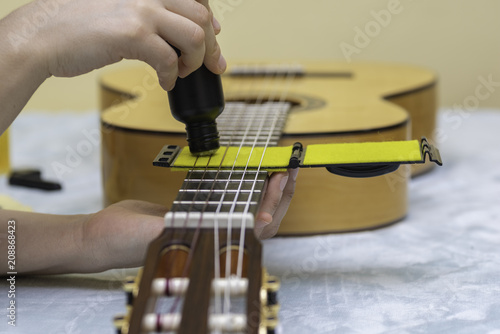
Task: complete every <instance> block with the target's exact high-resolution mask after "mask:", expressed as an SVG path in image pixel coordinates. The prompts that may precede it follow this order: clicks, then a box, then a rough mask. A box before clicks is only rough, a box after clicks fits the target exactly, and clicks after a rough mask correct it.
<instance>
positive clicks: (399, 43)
mask: <svg viewBox="0 0 500 334" xmlns="http://www.w3.org/2000/svg"><path fill="white" fill-rule="evenodd" d="M26 2H27V1H25V0H24V1H14V0H2V1H1V3H0V14H2V16H3V15H5V14H6V13H8V12H9V11H10V10H12V9H13V8H15V7H16V6H19V5H20V4H22V3H26ZM211 4H212V7H213V9H214V12H215V13H216V16H217V17H218V18H219V20H220V21H221V23H222V27H223V32H222V33H221V35H220V38H219V40H220V43H221V45H222V47H223V50H224V53H225V55H226V58H228V60H230V61H231V60H238V59H255V60H265V59H270V60H275V61H278V60H290V61H293V60H301V59H321V60H324V59H333V60H348V59H351V60H353V61H356V60H378V61H393V62H400V63H411V64H417V65H421V66H426V67H429V68H431V69H434V70H435V71H436V72H437V73H438V75H439V78H440V92H441V105H443V106H451V105H454V104H463V102H464V101H467V97H470V96H474V95H475V94H479V96H480V99H479V100H480V107H496V108H500V87H494V86H493V87H482V88H478V86H480V85H481V82H482V81H480V79H479V78H483V79H484V80H486V81H488V77H491V80H493V81H494V82H499V83H500V18H499V14H500V1H498V0H475V1H471V0H399V1H398V0H353V1H347V0H344V1H339V0H311V1H304V0H301V1H298V0H212V1H211ZM391 12H392V13H391ZM387 13H391V14H390V16H389V15H387ZM384 14H385V15H384ZM377 17H378V19H377ZM366 29H368V35H365V34H366ZM360 31H362V32H364V33H360ZM362 35H365V38H364V39H363V36H362ZM366 37H367V38H366ZM343 49H344V51H343ZM119 66H120V65H119ZM96 78H97V73H92V74H89V75H85V76H83V77H81V78H77V79H50V80H49V81H47V82H46V83H45V84H44V86H43V87H42V88H41V89H40V90H39V91H38V92H37V93H36V95H35V96H34V97H33V99H32V101H31V102H30V104H29V106H28V108H32V109H33V108H35V109H89V108H96V107H97V85H96ZM488 88H489V89H491V90H492V92H490V91H488ZM478 89H479V90H478ZM468 101H470V99H469V100H468Z"/></svg>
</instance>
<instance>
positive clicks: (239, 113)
mask: <svg viewBox="0 0 500 334" xmlns="http://www.w3.org/2000/svg"><path fill="white" fill-rule="evenodd" d="M244 81H245V80H241V81H240V86H243V85H244V84H243V82H244ZM254 82H255V80H250V87H252V86H253V84H254ZM236 87H238V86H236ZM236 91H237V92H239V91H243V90H242V89H236ZM249 91H251V89H249ZM249 99H250V96H248V97H247V98H246V101H244V102H242V105H241V106H242V107H239V104H235V107H234V110H235V111H234V112H235V113H236V115H231V116H232V117H230V119H231V120H233V122H234V123H235V124H234V125H233V126H231V127H229V129H233V130H232V132H231V135H230V137H229V140H228V141H227V144H226V147H227V148H229V147H231V146H232V144H233V142H234V137H235V136H236V135H237V134H238V132H239V131H240V129H241V127H236V126H235V125H236V124H241V119H242V118H243V116H244V115H245V114H246V112H245V111H246V105H247V103H248V102H249ZM254 117H255V116H254V115H252V116H251V119H253V118H254ZM251 123H252V121H250V122H249V124H251ZM231 176H232V172H229V173H228V177H227V181H226V184H225V187H224V190H223V191H222V193H221V198H220V200H219V204H218V205H217V209H216V212H215V215H214V272H215V275H214V279H216V280H218V279H220V273H221V272H220V243H219V214H220V211H221V208H222V203H223V202H224V198H225V196H226V194H227V189H228V186H229V184H230V180H231ZM228 250H229V249H228ZM226 267H227V264H226ZM214 297H215V298H214V309H215V313H216V314H221V313H222V307H221V304H222V303H221V298H222V296H221V293H220V291H219V290H216V292H215V296H214Z"/></svg>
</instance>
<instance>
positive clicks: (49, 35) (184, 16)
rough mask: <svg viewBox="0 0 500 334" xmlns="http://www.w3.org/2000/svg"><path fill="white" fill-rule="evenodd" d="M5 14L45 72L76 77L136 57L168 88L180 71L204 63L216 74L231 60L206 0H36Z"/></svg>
mask: <svg viewBox="0 0 500 334" xmlns="http://www.w3.org/2000/svg"><path fill="white" fill-rule="evenodd" d="M5 21H6V22H5V24H7V25H10V31H11V32H12V33H14V34H16V33H17V34H18V38H17V39H16V38H14V39H13V41H14V42H17V45H16V47H18V48H22V47H24V46H28V50H29V52H30V53H31V54H32V56H34V57H39V58H40V61H41V62H42V66H45V67H46V71H47V74H48V76H51V75H53V76H58V77H72V76H76V75H80V74H83V73H87V72H90V71H92V70H94V69H98V68H101V67H103V66H105V65H109V64H112V63H115V62H118V61H120V60H121V59H123V58H127V59H138V60H141V61H144V62H146V63H148V64H149V65H150V66H151V67H153V68H154V69H155V70H156V71H157V73H158V77H159V80H160V84H161V85H162V87H163V88H164V89H166V90H170V89H172V88H173V86H174V84H175V81H176V79H177V77H178V76H180V77H185V76H187V75H188V74H189V73H191V72H193V71H194V70H196V69H197V68H198V67H200V66H201V64H202V63H204V64H205V65H206V66H207V68H208V69H209V70H211V71H212V72H214V73H217V74H220V73H222V72H224V70H225V68H226V62H225V60H224V58H223V57H222V55H221V51H220V48H219V45H218V43H217V41H216V37H215V36H216V34H218V33H219V31H220V25H219V23H218V22H217V21H216V20H215V19H214V17H213V14H212V12H211V10H210V7H209V5H208V0H199V1H195V0H140V1H137V0H106V1H103V0H37V1H34V2H32V3H30V4H29V5H27V6H24V7H22V8H21V9H19V10H17V11H15V12H14V13H12V14H11V15H9V16H8V17H7V18H6V20H5ZM30 22H31V24H29V23H30ZM26 25H29V27H26ZM28 28H29V29H28ZM26 31H29V32H30V33H29V34H27V36H24V35H23V32H26ZM19 34H21V35H19ZM11 36H14V35H11ZM171 45H172V46H175V47H177V48H178V49H179V50H180V51H181V53H182V55H181V57H178V56H177V54H176V52H175V51H174V49H173V48H172V46H171Z"/></svg>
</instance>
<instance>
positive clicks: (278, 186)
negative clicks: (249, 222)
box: [255, 172, 289, 237]
mask: <svg viewBox="0 0 500 334" xmlns="http://www.w3.org/2000/svg"><path fill="white" fill-rule="evenodd" d="M288 179H289V176H288V172H285V173H273V174H272V175H271V177H270V178H269V180H268V183H267V187H266V189H265V194H264V198H263V200H262V204H261V207H260V212H259V213H258V214H257V216H256V224H255V232H256V235H257V236H258V237H259V236H260V234H261V233H262V231H263V230H264V229H265V228H267V227H268V226H269V225H272V224H273V222H274V221H275V220H274V217H273V216H274V213H275V212H276V209H278V207H279V205H280V202H281V197H282V195H283V190H284V188H285V187H286V185H287V183H288ZM278 223H279V221H278Z"/></svg>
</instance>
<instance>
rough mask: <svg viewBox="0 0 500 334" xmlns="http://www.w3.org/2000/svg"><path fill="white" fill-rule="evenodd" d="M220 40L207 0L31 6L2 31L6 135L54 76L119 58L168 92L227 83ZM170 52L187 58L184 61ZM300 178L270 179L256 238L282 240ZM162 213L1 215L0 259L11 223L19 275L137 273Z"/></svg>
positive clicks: (135, 204)
mask: <svg viewBox="0 0 500 334" xmlns="http://www.w3.org/2000/svg"><path fill="white" fill-rule="evenodd" d="M47 8H50V10H47ZM43 15H45V16H46V20H45V21H43V20H42V21H39V22H38V23H39V24H38V25H37V26H36V27H35V28H34V29H31V30H30V33H28V34H26V33H25V32H26V27H25V25H26V22H32V21H33V19H34V18H37V17H38V19H40V17H41V16H43ZM219 30H220V27H219V25H218V23H217V22H216V21H214V20H213V16H212V13H211V11H210V8H209V7H208V1H207V0H200V1H199V2H196V1H193V0H141V1H137V0H107V1H102V0H44V1H34V2H32V3H30V4H28V5H26V6H24V7H21V8H20V9H18V10H17V11H15V12H13V13H12V14H10V15H9V16H8V17H6V18H4V19H3V20H1V21H0V36H1V39H0V74H1V76H2V80H0V129H1V131H2V132H3V131H4V130H5V129H6V128H7V127H8V126H9V124H10V123H11V122H12V121H13V120H14V118H15V117H16V116H17V115H18V114H19V112H20V111H21V110H22V108H23V107H24V106H25V104H26V103H27V101H28V100H29V98H30V97H31V95H32V94H33V93H34V92H35V90H36V89H37V88H38V87H39V86H40V85H41V84H42V83H43V82H44V81H45V79H46V78H48V77H50V76H63V77H71V76H76V75H79V74H83V73H87V72H90V71H92V70H94V69H97V68H100V67H103V66H105V65H108V64H112V63H115V62H117V61H120V60H121V59H123V58H130V59H139V60H142V61H144V62H146V63H148V64H149V65H151V66H152V67H153V68H154V69H155V70H156V71H157V73H158V77H159V79H160V83H161V84H162V87H163V88H164V89H166V90H169V89H171V88H173V86H174V84H175V80H176V79H177V77H178V76H181V77H183V76H186V75H188V74H189V73H191V72H192V71H194V70H195V69H196V68H198V67H199V66H200V65H201V64H202V63H204V64H205V65H206V66H207V68H209V69H210V70H211V71H213V72H214V73H222V72H223V71H224V70H225V67H226V63H225V60H224V58H223V57H222V56H221V52H220V48H219V46H218V44H217V41H216V38H215V36H216V35H217V33H218V32H219ZM16 36H17V37H16ZM166 41H168V43H167V42H166ZM170 45H173V46H175V47H177V48H178V49H180V50H181V52H182V56H181V57H180V58H178V57H177V54H176V53H175V51H174V50H173V48H172V47H171V46H170ZM295 176H296V173H295V172H290V176H289V173H275V174H273V176H271V178H270V180H269V183H268V187H267V193H266V195H265V198H264V200H263V205H262V210H261V212H260V213H259V215H258V216H257V224H256V229H255V231H256V234H257V235H258V236H259V237H261V238H268V237H270V236H272V235H274V234H275V233H276V231H277V229H278V227H279V224H280V222H281V220H282V218H283V216H284V214H285V212H286V209H287V208H288V205H289V204H290V200H291V197H292V194H293V190H294V186H295ZM165 212H166V208H164V207H161V206H158V205H155V204H150V203H145V202H139V201H125V202H120V203H117V204H115V205H112V206H110V207H108V208H106V209H104V210H102V211H100V212H98V213H95V214H92V215H75V216H56V215H42V214H36V213H25V212H14V211H5V210H0V257H3V256H4V254H8V253H7V252H8V242H7V238H6V232H7V229H8V227H7V224H8V221H9V220H11V219H12V220H14V221H15V222H16V251H17V255H16V259H17V261H16V270H17V272H18V273H38V274H56V273H72V272H99V271H103V270H106V269H111V268H123V267H133V266H138V265H140V264H141V262H142V261H143V257H144V254H145V251H146V248H147V245H148V244H149V242H150V241H151V240H153V239H154V238H155V237H156V236H157V235H158V234H159V233H160V232H161V231H162V229H163V218H162V216H163V215H164V213H165ZM7 271H8V270H7V261H6V257H5V258H4V259H3V260H2V259H0V275H1V273H5V272H7Z"/></svg>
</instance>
